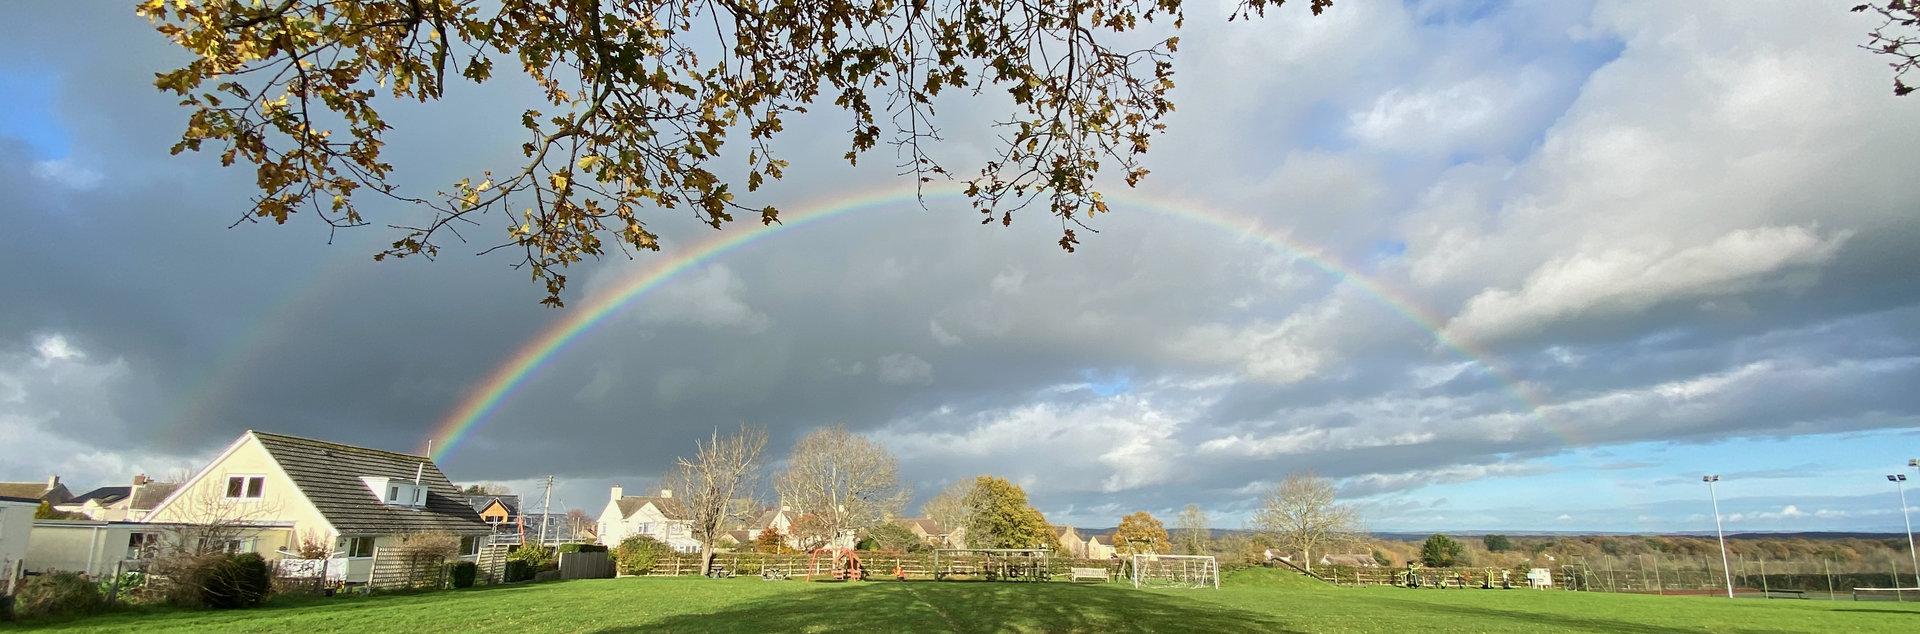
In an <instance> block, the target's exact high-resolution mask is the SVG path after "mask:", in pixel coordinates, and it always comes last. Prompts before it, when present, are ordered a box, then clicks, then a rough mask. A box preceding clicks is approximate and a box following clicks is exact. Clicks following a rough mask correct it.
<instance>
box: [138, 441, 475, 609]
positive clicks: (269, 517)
mask: <svg viewBox="0 0 1920 634" xmlns="http://www.w3.org/2000/svg"><path fill="white" fill-rule="evenodd" d="M147 522H149V523H154V524H186V525H206V524H208V523H212V522H226V523H239V524H242V525H245V526H248V527H253V528H257V529H258V530H257V531H255V532H253V533H251V534H250V535H248V536H246V537H244V538H242V539H234V540H231V542H232V543H230V544H227V545H226V546H225V547H226V548H227V549H229V550H232V551H252V552H257V553H260V554H262V555H264V556H266V557H268V558H277V557H280V556H282V555H285V554H291V553H294V552H297V551H298V550H302V549H303V547H304V546H317V547H319V548H321V549H323V550H326V551H329V556H330V557H336V558H345V559H346V560H347V565H346V570H347V572H346V580H347V581H348V582H361V581H365V580H366V579H367V576H368V575H369V574H370V573H371V571H372V559H373V556H374V551H375V549H378V548H387V547H392V546H395V545H397V544H398V541H399V539H400V537H401V536H402V535H404V534H407V533H413V532H425V531H436V532H437V531H444V532H448V533H453V534H455V535H459V536H461V538H462V539H461V546H462V552H463V554H464V555H466V556H472V555H473V554H474V553H476V552H478V550H479V547H480V545H481V543H482V542H484V541H485V539H486V538H487V536H488V535H489V534H491V533H492V532H493V528H492V527H490V526H488V525H487V523H486V522H484V521H481V519H480V515H479V514H478V513H475V512H474V510H473V507H472V506H469V505H468V503H467V498H466V496H464V495H461V493H460V491H459V489H456V488H454V486H453V483H451V482H448V481H447V477H446V475H444V474H442V473H440V467H439V466H437V465H435V464H434V463H433V460H432V459H431V458H428V457H426V456H420V455H414V454H406V453H400V452H395V451H385V450H381V449H369V448H366V447H355V446H353V445H344V444H340V443H334V442H326V441H322V440H313V439H308V438H299V437H295V436H285V435H281V434H270V433H265V432H257V431H248V432H246V433H244V434H241V435H240V438H238V439H236V440H234V442H233V444H231V445H229V446H228V447H227V449H226V450H225V451H223V452H221V453H220V455H219V456H218V457H216V458H214V459H213V462H211V463H209V464H208V465H207V466H206V468H204V469H201V470H200V472H199V473H195V474H194V475H193V477H192V478H189V479H188V480H187V481H186V482H184V483H181V485H180V487H179V488H178V489H177V490H175V491H174V492H173V493H172V494H171V495H169V496H167V498H166V499H165V500H163V501H161V502H160V504H159V505H158V506H156V507H155V508H154V509H153V511H152V512H151V513H149V514H148V516H147Z"/></svg>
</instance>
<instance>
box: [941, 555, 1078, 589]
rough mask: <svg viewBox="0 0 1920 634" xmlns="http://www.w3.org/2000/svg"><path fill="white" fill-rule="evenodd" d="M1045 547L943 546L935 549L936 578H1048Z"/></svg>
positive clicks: (1013, 579) (1034, 579) (1023, 579)
mask: <svg viewBox="0 0 1920 634" xmlns="http://www.w3.org/2000/svg"><path fill="white" fill-rule="evenodd" d="M1047 553H1048V551H1047V549H1045V548H942V549H939V550H935V551H933V578H934V579H935V580H936V581H944V580H946V579H948V578H949V577H979V578H982V579H985V580H987V581H1001V580H1006V581H1046V580H1048V579H1051V578H1053V572H1052V571H1051V570H1049V569H1048V568H1047Z"/></svg>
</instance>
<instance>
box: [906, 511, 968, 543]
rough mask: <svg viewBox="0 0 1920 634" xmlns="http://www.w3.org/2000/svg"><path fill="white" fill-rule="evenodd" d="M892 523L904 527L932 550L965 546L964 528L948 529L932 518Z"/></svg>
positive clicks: (909, 519)
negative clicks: (932, 548)
mask: <svg viewBox="0 0 1920 634" xmlns="http://www.w3.org/2000/svg"><path fill="white" fill-rule="evenodd" d="M893 522H894V523H895V524H899V525H901V526H905V527H906V528H907V531H908V532H911V533H913V536H914V537H918V538H920V541H923V542H926V543H927V545H928V546H932V547H934V548H964V547H965V546H966V539H965V537H966V529H964V528H956V529H948V528H947V527H946V526H944V525H942V524H941V523H939V522H936V521H934V520H933V519H932V518H926V517H909V518H903V519H897V520H894V521H893Z"/></svg>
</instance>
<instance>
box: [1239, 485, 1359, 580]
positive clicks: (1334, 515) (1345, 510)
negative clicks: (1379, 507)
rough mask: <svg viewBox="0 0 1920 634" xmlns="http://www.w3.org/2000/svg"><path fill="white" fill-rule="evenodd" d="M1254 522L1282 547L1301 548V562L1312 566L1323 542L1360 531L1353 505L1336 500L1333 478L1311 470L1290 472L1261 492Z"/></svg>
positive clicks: (1348, 537) (1345, 537) (1307, 567)
mask: <svg viewBox="0 0 1920 634" xmlns="http://www.w3.org/2000/svg"><path fill="white" fill-rule="evenodd" d="M1253 524H1254V526H1255V527H1258V528H1259V529H1260V530H1261V531H1263V532H1266V533H1269V534H1271V535H1273V536H1274V538H1275V540H1276V541H1277V542H1279V544H1280V545H1281V546H1282V547H1286V548H1291V549H1294V550H1298V551H1300V555H1301V559H1302V562H1301V564H1302V565H1303V566H1305V568H1306V569H1307V570H1309V571H1311V570H1313V553H1314V551H1315V549H1317V548H1318V547H1319V546H1320V545H1322V544H1326V543H1329V542H1333V541H1337V540H1342V539H1351V538H1352V537H1353V535H1354V534H1356V533H1359V532H1360V520H1359V518H1358V516H1357V515H1356V514H1355V513H1354V511H1353V508H1352V507H1349V506H1346V505H1342V504H1339V503H1337V502H1336V501H1335V496H1334V489H1333V482H1331V481H1329V480H1327V479H1326V478H1322V477H1319V476H1315V475H1313V474H1311V473H1306V474H1294V475H1290V476H1287V479H1286V480H1282V481H1281V482H1280V484H1279V485H1278V486H1275V487H1273V488H1272V489H1269V490H1267V493H1266V495H1264V496H1262V498H1261V504H1260V510H1258V511H1255V512H1254V514H1253Z"/></svg>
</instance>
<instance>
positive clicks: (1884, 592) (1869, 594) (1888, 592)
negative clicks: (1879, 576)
mask: <svg viewBox="0 0 1920 634" xmlns="http://www.w3.org/2000/svg"><path fill="white" fill-rule="evenodd" d="M1853 600H1855V601H1920V588H1854V589H1853Z"/></svg>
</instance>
